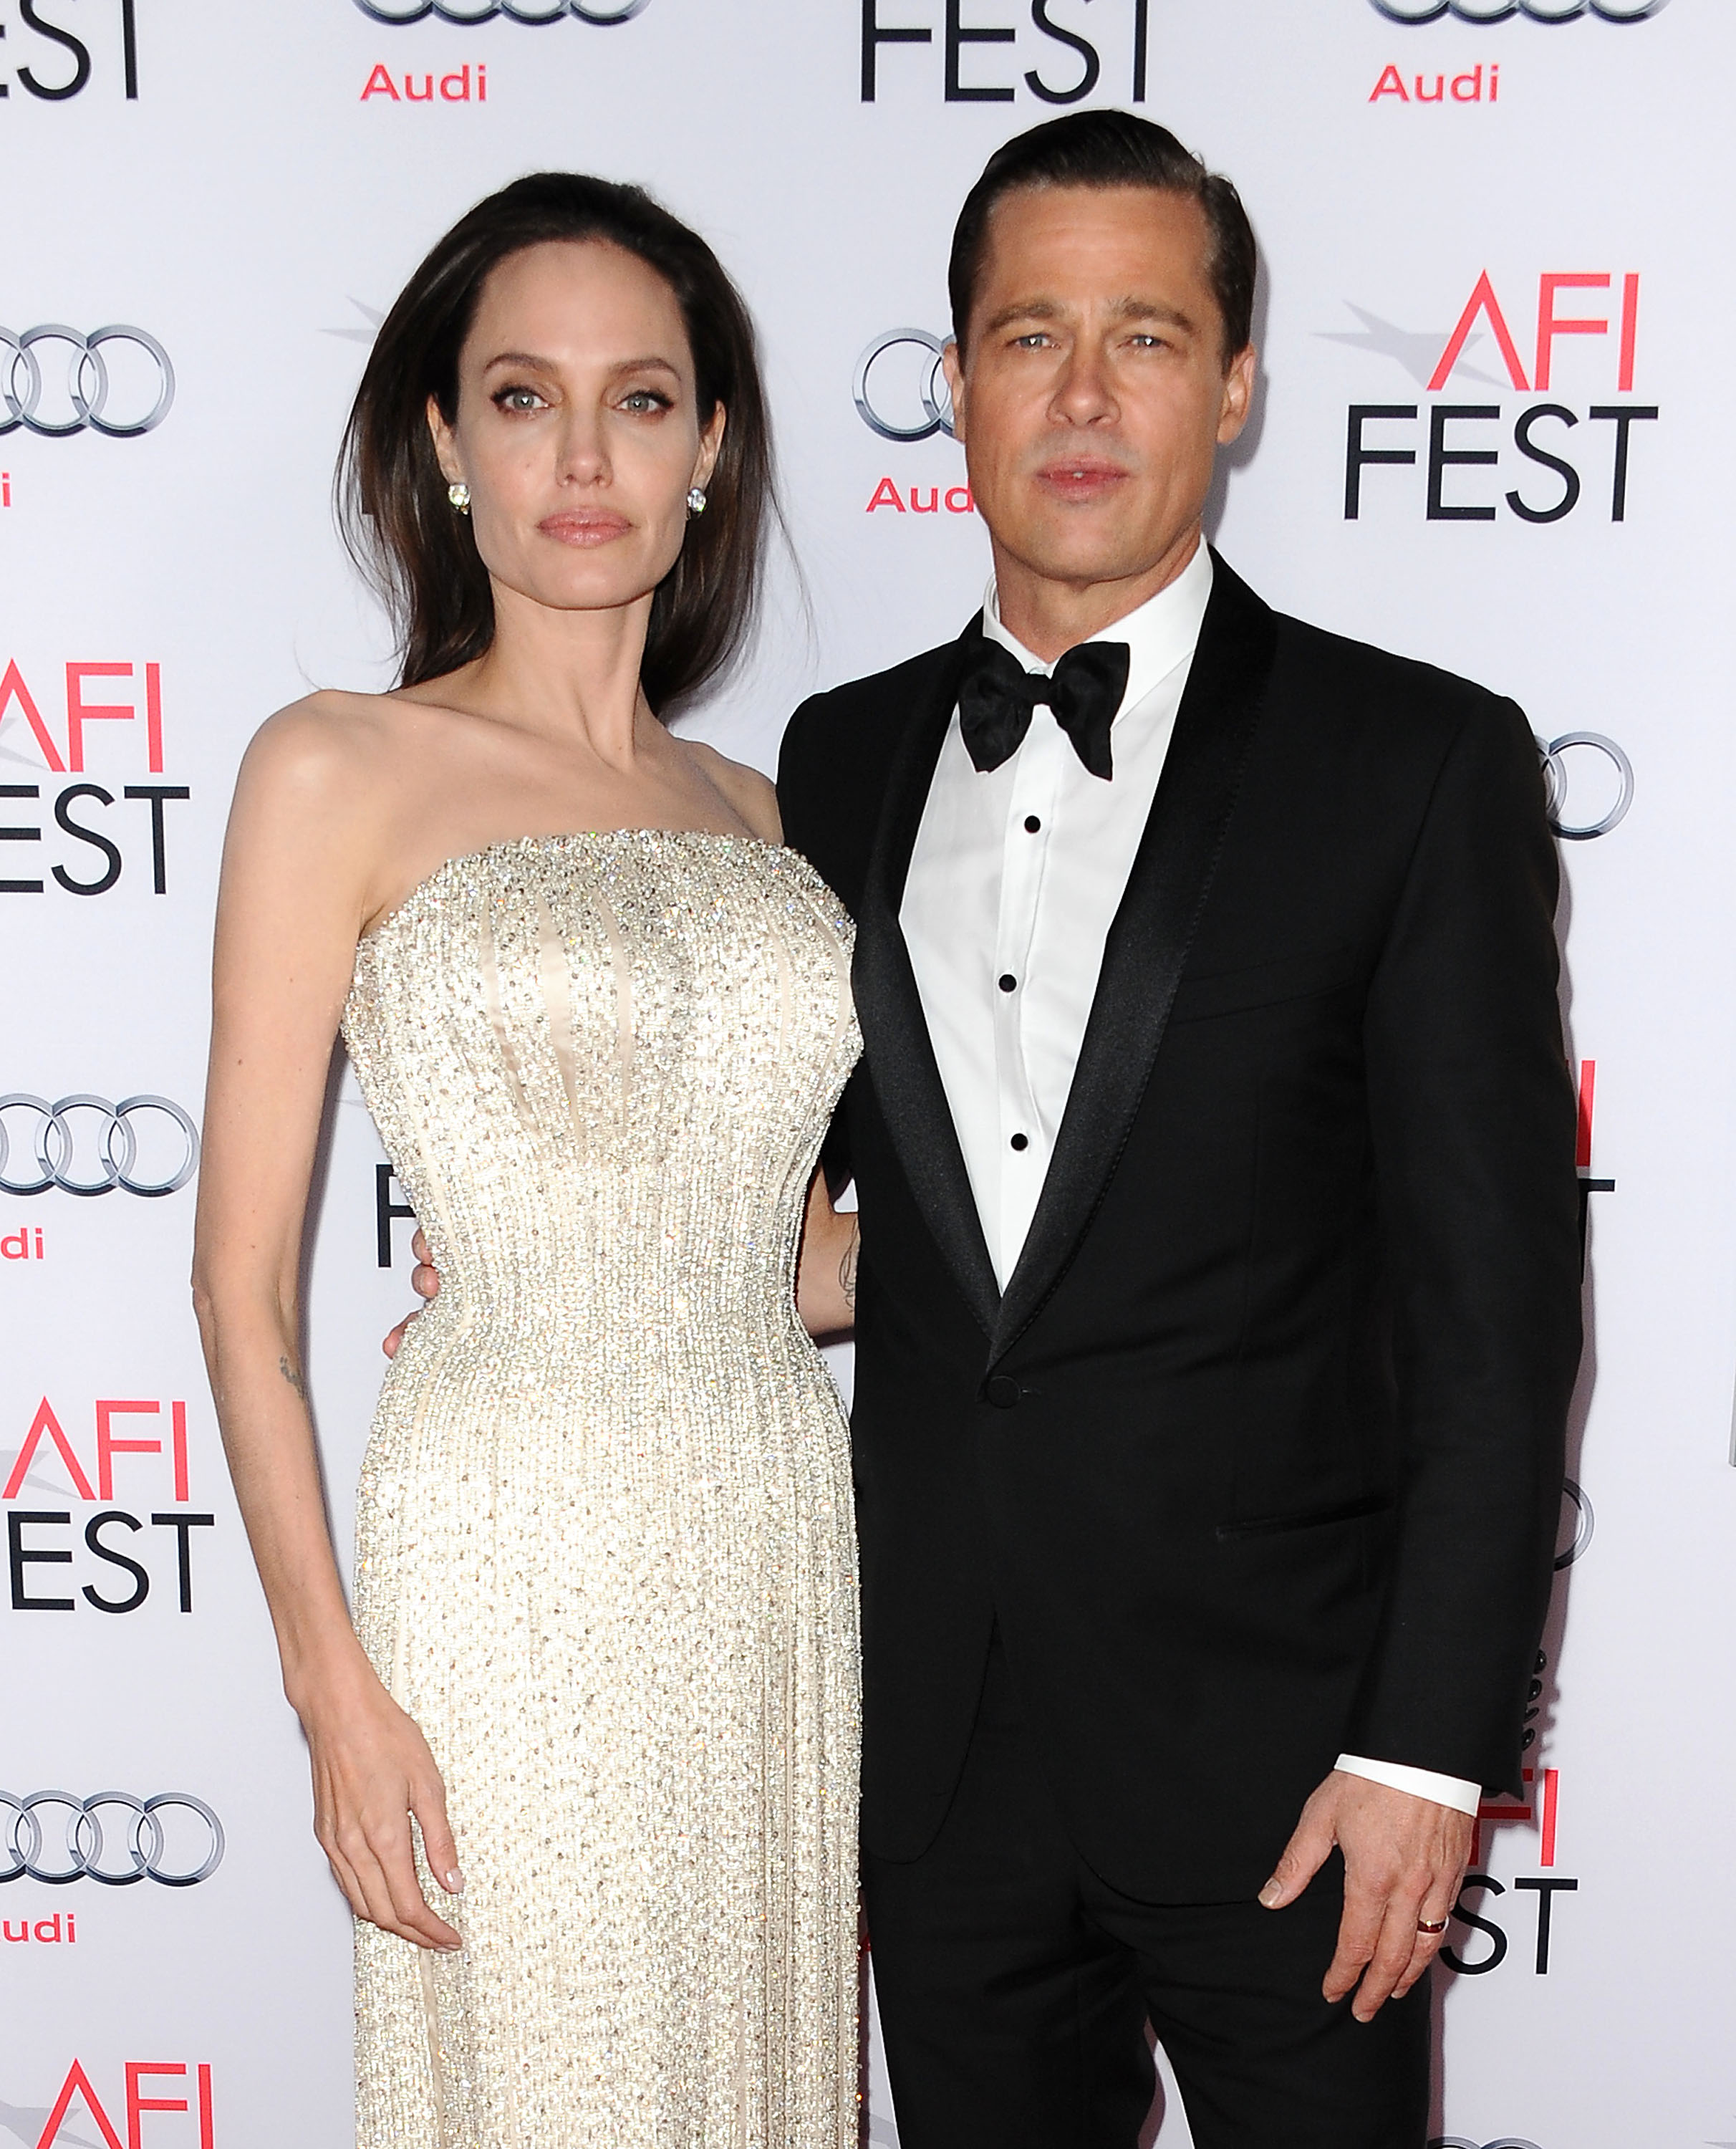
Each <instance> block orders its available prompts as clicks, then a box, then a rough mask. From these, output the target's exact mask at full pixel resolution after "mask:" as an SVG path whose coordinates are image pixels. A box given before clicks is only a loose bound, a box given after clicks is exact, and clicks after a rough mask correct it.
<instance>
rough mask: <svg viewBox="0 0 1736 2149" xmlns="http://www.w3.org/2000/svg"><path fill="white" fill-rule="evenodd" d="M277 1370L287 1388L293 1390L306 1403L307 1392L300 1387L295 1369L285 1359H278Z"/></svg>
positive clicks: (299, 1379) (300, 1381) (298, 1375)
mask: <svg viewBox="0 0 1736 2149" xmlns="http://www.w3.org/2000/svg"><path fill="white" fill-rule="evenodd" d="M277 1370H278V1371H279V1372H280V1373H281V1374H282V1375H283V1376H284V1379H285V1380H286V1381H287V1382H289V1386H290V1387H292V1388H294V1391H295V1392H296V1394H297V1395H298V1396H299V1397H301V1399H302V1401H303V1402H306V1401H307V1390H306V1388H305V1387H304V1386H303V1385H302V1379H301V1376H300V1374H299V1373H298V1372H297V1371H296V1370H295V1368H294V1366H292V1365H291V1364H290V1363H289V1360H288V1359H287V1358H279V1360H278V1361H277Z"/></svg>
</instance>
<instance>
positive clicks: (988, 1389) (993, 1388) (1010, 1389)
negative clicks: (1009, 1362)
mask: <svg viewBox="0 0 1736 2149" xmlns="http://www.w3.org/2000/svg"><path fill="white" fill-rule="evenodd" d="M983 1393H984V1395H985V1396H987V1397H988V1398H989V1402H992V1403H993V1404H994V1407H995V1408H996V1409H997V1410H1011V1409H1012V1408H1013V1407H1014V1406H1015V1404H1017V1402H1019V1398H1020V1397H1021V1396H1023V1395H1024V1389H1023V1388H1021V1387H1019V1383H1018V1382H1017V1381H1015V1380H1014V1377H1013V1376H1012V1375H1011V1374H1010V1373H991V1374H990V1375H989V1378H988V1380H987V1382H985V1383H984V1388H983Z"/></svg>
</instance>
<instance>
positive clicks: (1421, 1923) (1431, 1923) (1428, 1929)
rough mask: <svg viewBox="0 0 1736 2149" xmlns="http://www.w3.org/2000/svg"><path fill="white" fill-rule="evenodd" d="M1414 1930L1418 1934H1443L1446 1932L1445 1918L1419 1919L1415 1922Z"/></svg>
mask: <svg viewBox="0 0 1736 2149" xmlns="http://www.w3.org/2000/svg"><path fill="white" fill-rule="evenodd" d="M1416 1930H1417V1931H1418V1932H1419V1933H1429V1934H1434V1933H1444V1932H1445V1931H1446V1930H1447V1920H1446V1919H1445V1918H1419V1919H1418V1920H1416Z"/></svg>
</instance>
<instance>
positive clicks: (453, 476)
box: [427, 395, 464, 485]
mask: <svg viewBox="0 0 1736 2149" xmlns="http://www.w3.org/2000/svg"><path fill="white" fill-rule="evenodd" d="M427 415H428V430H429V434H430V436H431V438H432V440H433V441H434V459H435V461H436V462H437V463H438V464H439V465H440V476H442V477H443V478H444V479H445V481H446V482H447V484H448V485H459V484H461V483H462V482H463V480H464V472H463V471H461V470H460V468H459V466H458V445H457V443H456V441H455V440H454V439H453V438H452V428H451V427H450V425H448V424H447V423H446V415H445V411H443V410H441V409H440V404H439V401H438V400H437V399H436V398H435V397H434V396H432V395H430V397H429V398H428V413H427Z"/></svg>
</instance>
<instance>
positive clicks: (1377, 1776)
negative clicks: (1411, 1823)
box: [1335, 1754, 1483, 1820]
mask: <svg viewBox="0 0 1736 2149" xmlns="http://www.w3.org/2000/svg"><path fill="white" fill-rule="evenodd" d="M1335 1765H1336V1767H1338V1768H1341V1769H1343V1770H1344V1772H1345V1774H1346V1775H1348V1776H1366V1778H1367V1779H1368V1780H1369V1782H1370V1783H1371V1784H1385V1785H1386V1788H1387V1789H1388V1790H1389V1791H1408V1792H1409V1793H1410V1794H1411V1797H1412V1798H1413V1799H1433V1800H1434V1802H1435V1804H1437V1806H1451V1807H1452V1809H1453V1810H1454V1812H1455V1813H1462V1814H1470V1816H1471V1818H1472V1819H1473V1820H1475V1819H1476V1818H1477V1808H1478V1807H1479V1806H1480V1805H1481V1804H1482V1797H1483V1793H1482V1784H1467V1782H1466V1781H1465V1779H1464V1778H1463V1777H1462V1776H1437V1774H1435V1772H1434V1770H1433V1769H1407V1768H1406V1766H1405V1765H1404V1764H1403V1763H1402V1762H1401V1761H1368V1760H1365V1759H1363V1757H1362V1756H1361V1754H1340V1755H1339V1757H1338V1759H1337V1761H1336V1764H1335Z"/></svg>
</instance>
